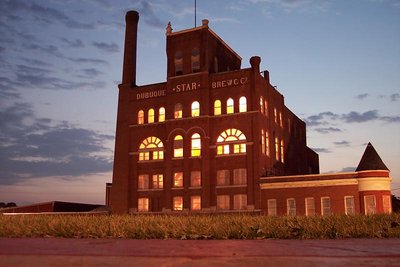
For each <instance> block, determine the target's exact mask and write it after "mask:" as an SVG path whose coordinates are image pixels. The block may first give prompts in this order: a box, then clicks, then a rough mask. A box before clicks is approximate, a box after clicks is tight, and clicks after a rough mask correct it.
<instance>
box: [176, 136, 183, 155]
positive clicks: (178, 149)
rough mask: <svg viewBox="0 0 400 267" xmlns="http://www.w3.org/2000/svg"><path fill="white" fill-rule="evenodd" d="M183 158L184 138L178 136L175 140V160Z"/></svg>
mask: <svg viewBox="0 0 400 267" xmlns="http://www.w3.org/2000/svg"><path fill="white" fill-rule="evenodd" d="M182 157H183V137H182V135H177V136H175V138H174V158H182Z"/></svg>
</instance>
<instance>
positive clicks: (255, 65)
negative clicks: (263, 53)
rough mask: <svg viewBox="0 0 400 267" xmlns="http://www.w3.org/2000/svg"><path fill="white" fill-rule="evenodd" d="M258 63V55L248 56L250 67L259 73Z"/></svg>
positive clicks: (259, 61) (259, 59) (259, 60)
mask: <svg viewBox="0 0 400 267" xmlns="http://www.w3.org/2000/svg"><path fill="white" fill-rule="evenodd" d="M260 63H261V58H260V57H259V56H254V57H251V58H250V65H251V68H252V69H253V70H254V71H255V72H257V73H260Z"/></svg>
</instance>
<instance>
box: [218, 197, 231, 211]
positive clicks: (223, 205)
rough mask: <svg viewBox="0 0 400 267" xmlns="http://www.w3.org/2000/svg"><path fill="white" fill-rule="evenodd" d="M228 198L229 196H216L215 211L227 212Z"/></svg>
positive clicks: (228, 207)
mask: <svg viewBox="0 0 400 267" xmlns="http://www.w3.org/2000/svg"><path fill="white" fill-rule="evenodd" d="M229 202H230V198H229V195H218V196H217V209H219V210H229V209H230V203H229Z"/></svg>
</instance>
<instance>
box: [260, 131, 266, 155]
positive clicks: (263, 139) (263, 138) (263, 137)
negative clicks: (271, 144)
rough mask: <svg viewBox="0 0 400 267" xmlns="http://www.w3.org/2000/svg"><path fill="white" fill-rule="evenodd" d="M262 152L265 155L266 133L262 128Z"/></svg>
mask: <svg viewBox="0 0 400 267" xmlns="http://www.w3.org/2000/svg"><path fill="white" fill-rule="evenodd" d="M261 153H262V154H263V155H265V135H264V130H263V129H261Z"/></svg>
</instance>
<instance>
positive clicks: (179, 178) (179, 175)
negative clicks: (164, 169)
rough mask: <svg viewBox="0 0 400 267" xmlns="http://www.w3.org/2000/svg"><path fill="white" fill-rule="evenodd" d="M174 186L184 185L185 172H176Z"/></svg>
mask: <svg viewBox="0 0 400 267" xmlns="http://www.w3.org/2000/svg"><path fill="white" fill-rule="evenodd" d="M173 186H174V187H183V172H175V173H174V184H173Z"/></svg>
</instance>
